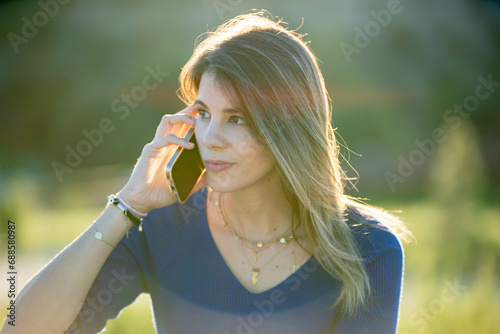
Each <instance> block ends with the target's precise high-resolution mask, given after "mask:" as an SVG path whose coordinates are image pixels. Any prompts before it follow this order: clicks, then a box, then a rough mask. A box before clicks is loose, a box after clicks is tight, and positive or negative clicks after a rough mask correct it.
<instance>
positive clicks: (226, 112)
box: [194, 100, 241, 115]
mask: <svg viewBox="0 0 500 334" xmlns="http://www.w3.org/2000/svg"><path fill="white" fill-rule="evenodd" d="M194 103H195V104H199V105H202V106H203V107H205V108H207V109H210V108H209V107H208V106H207V105H206V104H205V103H204V102H203V101H202V100H196V101H194ZM222 113H224V114H229V115H234V114H241V112H240V111H239V110H238V109H234V108H227V109H223V110H222Z"/></svg>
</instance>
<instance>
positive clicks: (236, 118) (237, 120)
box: [198, 109, 245, 125]
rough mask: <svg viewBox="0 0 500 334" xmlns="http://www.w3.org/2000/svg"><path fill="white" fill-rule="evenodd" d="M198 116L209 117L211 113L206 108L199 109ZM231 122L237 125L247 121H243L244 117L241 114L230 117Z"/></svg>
mask: <svg viewBox="0 0 500 334" xmlns="http://www.w3.org/2000/svg"><path fill="white" fill-rule="evenodd" d="M198 116H199V117H200V118H208V116H210V114H208V111H206V110H205V109H198ZM229 122H230V123H234V124H236V125H243V124H245V122H244V121H243V118H242V117H240V116H231V117H229Z"/></svg>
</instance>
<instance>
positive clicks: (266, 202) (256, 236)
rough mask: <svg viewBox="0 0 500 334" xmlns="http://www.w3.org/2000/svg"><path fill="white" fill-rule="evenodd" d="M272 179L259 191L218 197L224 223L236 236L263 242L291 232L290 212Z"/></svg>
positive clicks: (291, 211) (252, 189) (239, 190)
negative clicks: (225, 221) (222, 210)
mask: <svg viewBox="0 0 500 334" xmlns="http://www.w3.org/2000/svg"><path fill="white" fill-rule="evenodd" d="M271 179H272V178H271ZM276 179H277V178H276ZM276 179H275V180H274V182H273V181H268V182H267V183H266V184H264V185H262V186H260V187H259V186H258V185H253V186H252V187H248V188H243V189H238V190H236V191H232V192H226V193H221V201H222V203H223V209H224V212H225V216H226V219H227V220H228V221H229V224H230V226H231V228H232V229H233V230H234V231H235V232H236V233H237V234H238V235H241V236H243V237H245V238H248V239H251V240H258V241H266V240H270V239H273V238H276V237H279V236H281V235H284V234H288V233H289V232H290V231H291V227H292V216H293V208H292V206H291V205H290V203H289V202H288V201H287V199H286V197H285V194H284V192H283V190H282V189H281V183H280V182H279V179H277V180H276ZM217 196H218V194H217ZM295 218H296V217H295Z"/></svg>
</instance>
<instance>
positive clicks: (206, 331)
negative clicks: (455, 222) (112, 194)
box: [66, 188, 404, 334]
mask: <svg viewBox="0 0 500 334" xmlns="http://www.w3.org/2000/svg"><path fill="white" fill-rule="evenodd" d="M207 190H208V189H207V188H204V189H202V190H200V191H198V192H197V193H195V194H193V195H192V196H191V197H190V198H189V199H188V200H187V201H186V202H185V203H183V204H180V203H175V204H172V205H170V206H167V207H164V208H161V209H156V210H153V211H151V212H149V213H148V215H147V216H146V218H144V220H143V231H139V230H138V228H137V227H136V226H134V227H132V228H131V229H130V233H129V237H128V238H127V237H125V236H124V237H123V239H122V240H121V241H120V243H119V244H118V246H117V247H116V248H115V249H114V250H113V251H112V252H111V254H110V256H109V258H108V259H107V261H106V262H105V263H104V265H103V267H102V269H101V270H100V272H99V274H98V275H97V277H96V279H95V281H94V283H93V285H92V287H91V289H90V291H89V293H88V296H87V298H86V300H85V303H84V305H83V306H82V309H81V311H80V313H79V315H78V317H77V318H76V319H75V321H74V323H73V325H72V326H71V327H70V328H69V329H68V330H67V331H66V333H97V332H99V331H101V330H102V329H103V328H104V326H105V325H106V321H107V320H108V319H111V318H115V317H116V316H117V315H118V314H119V313H120V311H121V310H122V309H123V308H124V307H126V306H127V305H129V304H131V303H132V302H133V301H134V300H135V299H136V298H137V296H138V295H139V294H140V293H142V292H146V293H149V294H150V296H151V301H152V311H153V317H154V319H153V320H154V324H155V328H156V331H157V333H169V334H178V333H188V334H198V333H199V334H202V333H203V334H216V333H217V334H250V333H266V334H267V333H287V334H298V333H318V334H323V333H325V334H326V333H357V334H359V333H395V332H396V327H397V323H398V315H399V302H400V296H401V288H402V278H403V262H404V257H403V248H402V246H401V243H400V241H399V240H398V238H397V237H396V236H395V235H394V234H392V233H391V232H390V231H389V230H387V229H380V228H376V227H374V226H373V225H374V224H377V223H378V222H377V221H375V220H373V219H368V218H366V217H364V218H363V219H364V221H365V224H363V225H361V226H359V225H355V224H352V225H353V226H352V227H351V228H352V230H353V232H354V236H355V239H356V241H357V243H358V245H359V249H360V251H361V255H362V256H363V259H364V264H365V266H366V269H367V272H368V275H369V277H370V280H371V285H372V290H373V294H372V295H371V297H370V298H368V301H367V303H366V305H365V307H363V308H360V309H359V310H358V311H357V312H356V313H355V314H354V315H351V316H349V315H348V314H346V313H345V312H343V311H342V308H341V307H340V306H338V307H335V308H333V309H329V308H328V307H329V306H330V305H331V304H333V302H334V301H335V299H336V298H337V296H338V294H339V292H340V289H341V286H342V285H341V283H340V282H339V281H338V280H337V279H335V278H334V277H332V276H331V275H330V274H328V273H327V272H326V271H325V270H324V269H323V268H322V267H321V265H320V264H319V263H318V261H317V260H316V258H315V257H314V256H311V257H310V258H309V259H308V260H307V262H306V263H304V264H303V265H302V266H301V267H300V268H298V269H297V270H296V271H295V273H292V272H291V271H290V275H289V276H288V277H287V278H286V279H285V280H284V281H282V282H281V283H279V284H278V285H277V286H275V287H273V288H271V289H269V290H267V291H264V292H262V293H257V294H254V293H251V292H250V291H248V290H247V289H246V288H245V287H244V286H243V285H242V284H241V283H240V282H239V281H238V279H237V278H236V277H235V276H234V274H233V273H232V272H231V270H230V269H229V267H228V266H227V264H226V262H225V261H224V259H223V257H222V255H221V254H220V252H219V250H218V248H217V245H216V244H215V241H214V239H213V237H212V234H211V231H210V228H209V226H208V221H207V215H206V201H207ZM352 215H358V218H360V217H363V216H361V215H360V214H359V213H357V212H354V211H349V212H348V217H350V216H351V217H352Z"/></svg>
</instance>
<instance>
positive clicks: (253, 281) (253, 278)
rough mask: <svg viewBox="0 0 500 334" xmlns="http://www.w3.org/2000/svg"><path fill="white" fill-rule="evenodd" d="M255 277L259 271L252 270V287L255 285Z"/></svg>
mask: <svg viewBox="0 0 500 334" xmlns="http://www.w3.org/2000/svg"><path fill="white" fill-rule="evenodd" d="M257 275H259V270H258V269H254V270H252V284H253V285H256V284H257Z"/></svg>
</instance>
